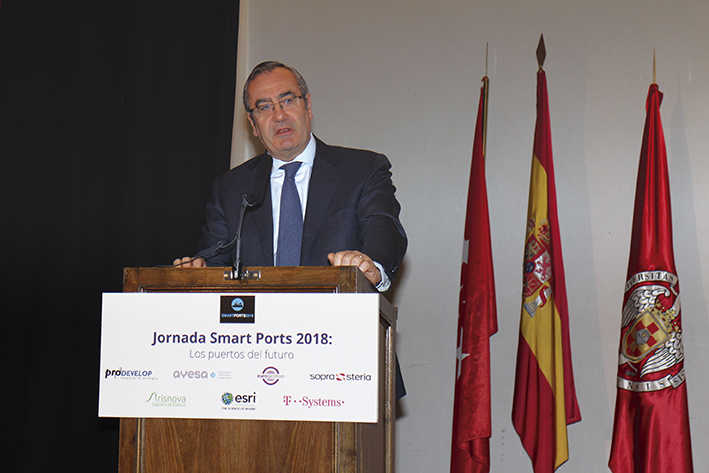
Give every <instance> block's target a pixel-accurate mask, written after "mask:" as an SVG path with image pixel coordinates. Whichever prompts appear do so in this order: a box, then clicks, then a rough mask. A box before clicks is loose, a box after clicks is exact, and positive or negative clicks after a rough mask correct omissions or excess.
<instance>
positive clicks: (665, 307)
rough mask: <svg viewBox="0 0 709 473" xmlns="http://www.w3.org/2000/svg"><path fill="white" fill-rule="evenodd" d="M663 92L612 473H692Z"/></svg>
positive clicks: (626, 301)
mask: <svg viewBox="0 0 709 473" xmlns="http://www.w3.org/2000/svg"><path fill="white" fill-rule="evenodd" d="M661 103H662V92H660V90H659V88H658V86H657V84H654V83H653V84H651V85H650V90H649V91H648V96H647V102H646V109H647V117H646V120H645V130H644V132H643V143H642V149H641V152H640V165H639V167H638V180H637V185H636V188H635V210H634V213H633V233H632V236H631V243H630V256H629V258H628V274H627V278H626V283H625V291H624V296H623V312H622V321H621V333H620V347H619V354H618V377H617V394H616V404H615V420H614V425H613V443H612V445H611V455H610V460H609V462H608V466H609V467H610V469H611V470H612V471H613V473H655V472H662V473H691V472H692V471H693V467H692V447H691V440H690V432H689V414H688V403H687V383H686V382H685V371H684V349H683V345H682V315H681V307H680V302H679V279H678V278H677V270H676V269H675V261H674V249H673V245H672V211H671V206H670V184H669V174H668V171H667V151H666V148H665V137H664V134H663V131H662V120H661V119H660V104H661Z"/></svg>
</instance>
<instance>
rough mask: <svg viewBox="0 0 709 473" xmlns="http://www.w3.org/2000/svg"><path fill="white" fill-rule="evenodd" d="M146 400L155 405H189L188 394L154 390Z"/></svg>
mask: <svg viewBox="0 0 709 473" xmlns="http://www.w3.org/2000/svg"><path fill="white" fill-rule="evenodd" d="M145 402H147V403H150V404H151V405H152V406H153V407H185V406H186V405H187V396H185V395H183V394H164V393H157V392H155V391H153V392H151V393H150V395H149V396H148V399H146V400H145Z"/></svg>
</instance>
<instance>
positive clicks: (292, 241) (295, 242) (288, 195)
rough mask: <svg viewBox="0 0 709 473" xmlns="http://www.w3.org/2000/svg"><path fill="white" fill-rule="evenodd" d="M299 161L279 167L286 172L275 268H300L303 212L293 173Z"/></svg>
mask: <svg viewBox="0 0 709 473" xmlns="http://www.w3.org/2000/svg"><path fill="white" fill-rule="evenodd" d="M301 164H303V163H301V162H300V161H295V162H292V163H288V164H284V165H283V166H281V169H283V170H284V171H285V172H286V177H285V179H283V188H282V189H281V211H280V216H279V218H278V250H276V266H300V246H301V244H302V241H303V211H302V210H301V207H300V197H298V189H296V187H295V173H296V172H298V168H299V167H300V165H301Z"/></svg>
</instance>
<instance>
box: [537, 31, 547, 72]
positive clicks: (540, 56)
mask: <svg viewBox="0 0 709 473" xmlns="http://www.w3.org/2000/svg"><path fill="white" fill-rule="evenodd" d="M546 57H547V48H546V46H544V33H542V35H541V36H540V37H539V44H538V45H537V63H538V64H539V69H540V70H541V68H542V67H543V66H544V59H546Z"/></svg>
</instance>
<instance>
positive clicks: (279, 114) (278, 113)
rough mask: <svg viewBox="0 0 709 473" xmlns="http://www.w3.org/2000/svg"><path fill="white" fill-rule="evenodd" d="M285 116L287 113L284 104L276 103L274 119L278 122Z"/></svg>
mask: <svg viewBox="0 0 709 473" xmlns="http://www.w3.org/2000/svg"><path fill="white" fill-rule="evenodd" d="M285 115H286V111H285V110H284V108H283V104H282V103H280V102H276V104H275V105H274V106H273V118H275V119H276V120H281V119H283V117H284V116H285Z"/></svg>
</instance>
